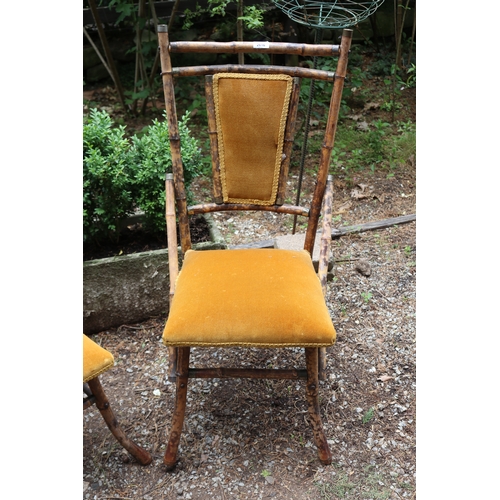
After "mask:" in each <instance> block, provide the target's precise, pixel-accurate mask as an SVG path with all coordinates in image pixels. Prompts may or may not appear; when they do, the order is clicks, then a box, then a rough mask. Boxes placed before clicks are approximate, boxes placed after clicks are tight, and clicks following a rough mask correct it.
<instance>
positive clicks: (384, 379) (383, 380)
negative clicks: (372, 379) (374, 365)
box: [377, 375, 394, 382]
mask: <svg viewBox="0 0 500 500" xmlns="http://www.w3.org/2000/svg"><path fill="white" fill-rule="evenodd" d="M391 378H394V377H391V376H390V375H381V376H380V377H378V378H377V380H380V381H381V382H387V381H388V380H391Z"/></svg>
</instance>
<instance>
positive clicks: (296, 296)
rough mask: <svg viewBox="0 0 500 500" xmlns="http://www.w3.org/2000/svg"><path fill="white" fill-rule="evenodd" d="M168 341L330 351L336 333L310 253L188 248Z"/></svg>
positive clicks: (166, 332) (167, 331)
mask: <svg viewBox="0 0 500 500" xmlns="http://www.w3.org/2000/svg"><path fill="white" fill-rule="evenodd" d="M163 342H164V343H165V344H166V345H171V346H207V347H208V346H247V347H292V346H300V347H324V346H329V345H332V344H333V343H334V342H335V328H334V326H333V324H332V321H331V319H330V315H329V313H328V309H327V307H326V304H325V300H324V297H323V294H322V291H321V286H320V282H319V279H318V276H317V274H316V273H315V271H314V267H313V265H312V262H311V257H310V256H309V254H308V253H307V252H306V251H305V250H300V251H296V250H277V249H245V250H205V251H194V250H189V251H188V252H186V255H185V258H184V262H183V265H182V270H181V272H180V274H179V276H178V279H177V284H176V290H175V295H174V298H173V301H172V307H171V309H170V313H169V317H168V319H167V323H166V325H165V329H164V332H163Z"/></svg>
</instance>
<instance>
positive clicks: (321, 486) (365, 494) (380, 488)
mask: <svg viewBox="0 0 500 500" xmlns="http://www.w3.org/2000/svg"><path fill="white" fill-rule="evenodd" d="M314 486H315V488H316V492H315V494H314V495H313V498H320V499H321V500H337V499H346V500H360V499H367V500H368V499H370V500H386V499H389V498H392V497H393V494H394V489H405V490H407V491H412V490H413V489H414V487H413V486H412V485H411V484H410V483H409V482H406V481H403V480H401V479H399V478H397V477H395V478H388V477H386V476H384V474H382V473H381V472H379V471H377V470H376V468H375V466H374V465H367V466H366V467H364V469H363V473H362V474H361V475H357V476H356V475H354V474H353V473H352V472H347V471H345V470H343V469H342V468H340V467H337V468H336V470H335V472H334V473H333V474H332V479H331V480H330V481H327V482H323V481H316V482H314ZM318 495H319V496H318Z"/></svg>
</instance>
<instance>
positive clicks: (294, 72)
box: [161, 64, 335, 82]
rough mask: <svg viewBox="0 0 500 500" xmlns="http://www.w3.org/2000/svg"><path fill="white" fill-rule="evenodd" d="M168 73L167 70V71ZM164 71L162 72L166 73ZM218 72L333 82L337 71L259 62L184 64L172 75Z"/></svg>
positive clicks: (197, 74)
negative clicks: (286, 76)
mask: <svg viewBox="0 0 500 500" xmlns="http://www.w3.org/2000/svg"><path fill="white" fill-rule="evenodd" d="M165 73H166V72H165ZM165 73H164V72H162V73H161V74H162V75H163V74H165ZM216 73H246V74H263V73H264V74H270V75H272V74H276V73H280V74H283V75H290V76H293V77H297V78H311V79H314V80H322V81H328V82H333V81H334V80H335V72H333V71H324V70H320V69H312V68H302V67H298V66H271V65H257V64H248V65H241V64H220V65H210V66H183V67H176V68H172V75H173V76H178V77H183V76H202V75H215V74H216Z"/></svg>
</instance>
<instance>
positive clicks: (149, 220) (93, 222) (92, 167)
mask: <svg viewBox="0 0 500 500" xmlns="http://www.w3.org/2000/svg"><path fill="white" fill-rule="evenodd" d="M188 119H189V118H188V115H187V114H186V115H184V116H183V117H182V119H181V120H180V121H179V135H180V138H181V149H182V160H183V165H184V177H185V183H186V186H188V185H189V183H190V181H191V180H192V179H193V178H194V177H195V176H196V175H199V174H200V173H201V172H202V165H203V164H202V159H201V158H202V157H201V151H200V147H199V145H198V141H197V140H196V139H195V138H193V137H192V136H191V134H190V131H189V128H188V125H187V123H188ZM171 171H172V158H171V155H170V142H169V140H168V128H167V121H166V120H165V121H161V122H160V121H158V120H156V119H155V120H154V121H153V124H152V125H150V126H148V127H145V128H144V129H143V131H142V132H141V134H139V135H133V136H132V137H131V138H130V139H128V138H127V137H126V136H125V126H123V125H121V126H114V124H113V121H112V119H111V117H110V116H109V114H108V113H107V112H106V111H105V110H102V111H98V110H96V109H93V110H91V112H90V115H89V116H88V118H87V119H86V120H85V122H84V127H83V230H84V241H94V242H100V241H103V240H114V241H117V240H118V239H119V236H120V231H119V220H120V219H123V218H124V217H126V216H129V215H131V214H133V213H134V212H136V211H142V212H144V228H145V229H146V230H147V231H149V232H151V233H157V234H165V173H167V172H171Z"/></svg>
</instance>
